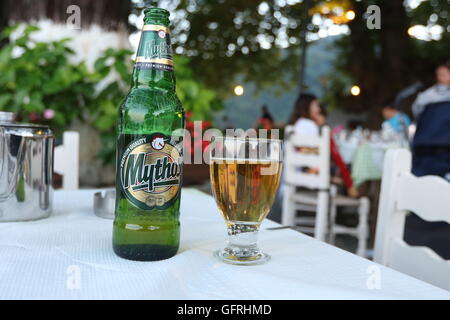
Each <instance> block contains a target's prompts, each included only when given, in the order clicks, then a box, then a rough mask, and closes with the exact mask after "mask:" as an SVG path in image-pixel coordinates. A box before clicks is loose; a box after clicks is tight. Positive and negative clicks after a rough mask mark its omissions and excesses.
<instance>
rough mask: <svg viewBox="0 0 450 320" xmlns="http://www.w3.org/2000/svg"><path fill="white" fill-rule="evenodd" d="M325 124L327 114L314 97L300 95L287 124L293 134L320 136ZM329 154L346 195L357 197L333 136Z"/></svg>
mask: <svg viewBox="0 0 450 320" xmlns="http://www.w3.org/2000/svg"><path fill="white" fill-rule="evenodd" d="M326 122H327V114H326V110H325V108H323V107H322V106H321V105H320V103H319V101H318V100H317V98H316V96H314V95H312V94H301V95H300V96H299V97H298V99H297V101H296V103H295V106H294V110H293V112H292V115H291V118H290V119H289V124H293V125H294V132H295V134H299V135H309V136H318V135H319V134H320V127H322V126H324V125H325V124H326ZM330 154H331V160H332V161H333V163H334V164H335V165H336V167H337V168H338V169H339V175H340V177H341V178H342V181H343V184H344V187H345V189H346V191H347V194H348V195H350V196H352V197H357V196H358V191H357V190H356V188H355V187H354V186H353V180H352V177H351V174H350V171H349V170H348V168H347V165H346V164H345V162H344V161H343V160H342V157H341V155H340V153H339V149H338V147H337V145H336V143H335V141H334V138H333V136H332V135H331V136H330Z"/></svg>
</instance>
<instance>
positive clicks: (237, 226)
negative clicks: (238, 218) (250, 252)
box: [228, 222, 259, 248]
mask: <svg viewBox="0 0 450 320" xmlns="http://www.w3.org/2000/svg"><path fill="white" fill-rule="evenodd" d="M258 230H259V224H255V223H248V222H240V223H239V222H238V223H229V224H228V246H229V247H237V248H257V245H256V243H257V240H258Z"/></svg>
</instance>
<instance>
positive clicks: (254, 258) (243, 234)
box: [215, 221, 270, 265]
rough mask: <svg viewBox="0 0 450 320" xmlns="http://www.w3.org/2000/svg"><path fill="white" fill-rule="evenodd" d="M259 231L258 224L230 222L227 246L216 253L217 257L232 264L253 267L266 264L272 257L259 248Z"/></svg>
mask: <svg viewBox="0 0 450 320" xmlns="http://www.w3.org/2000/svg"><path fill="white" fill-rule="evenodd" d="M258 230H259V223H257V222H240V221H234V222H228V243H227V246H226V247H225V248H224V249H223V250H219V251H216V253H215V254H216V256H218V257H219V258H220V259H221V260H222V261H224V262H227V263H231V264H241V265H253V264H261V263H264V262H266V261H267V260H268V259H269V258H270V257H269V256H268V255H267V254H264V253H263V252H262V251H261V250H260V249H259V248H258V245H257V240H258Z"/></svg>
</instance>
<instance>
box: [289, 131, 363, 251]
mask: <svg viewBox="0 0 450 320" xmlns="http://www.w3.org/2000/svg"><path fill="white" fill-rule="evenodd" d="M285 135H286V136H287V137H288V138H287V140H286V141H285V155H284V156H285V158H284V178H285V179H284V181H285V185H286V186H285V189H284V197H283V211H282V223H283V224H285V225H289V226H296V225H301V226H300V227H298V229H299V230H300V231H303V232H312V231H313V232H314V237H315V238H317V239H319V240H322V241H324V240H325V239H326V237H327V235H329V238H328V239H329V241H330V243H332V244H334V241H335V235H336V234H350V235H352V236H355V237H357V239H358V248H357V251H356V253H357V254H358V255H360V256H366V254H367V239H368V235H369V226H368V215H369V210H370V202H369V199H368V198H366V197H362V198H359V199H354V198H351V197H347V196H343V195H339V194H337V192H336V187H335V186H333V185H331V184H330V129H329V128H328V127H324V128H323V129H322V132H321V135H320V136H319V137H311V136H299V135H296V134H294V129H293V127H292V126H288V127H287V128H286V131H285ZM300 147H308V148H317V150H318V152H317V153H316V154H302V152H299V148H300ZM301 167H316V168H319V174H318V175H315V174H308V173H305V172H302V171H301V170H300V168H301ZM297 187H304V188H308V189H313V190H314V189H316V190H318V191H317V192H307V193H306V192H298V191H296V189H297ZM338 207H350V208H354V209H356V210H357V212H358V225H357V226H356V227H355V228H352V227H345V226H341V225H338V224H336V221H335V220H336V212H337V208H338ZM300 210H301V211H309V212H316V217H315V218H312V219H311V218H305V217H303V218H301V217H297V216H296V212H297V211H300ZM329 210H330V217H329V215H328V212H329ZM302 225H303V226H302ZM312 226H313V227H312Z"/></svg>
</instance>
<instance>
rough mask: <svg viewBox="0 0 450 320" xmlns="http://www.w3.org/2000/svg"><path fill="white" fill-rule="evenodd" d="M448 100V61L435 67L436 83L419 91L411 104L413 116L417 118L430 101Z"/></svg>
mask: <svg viewBox="0 0 450 320" xmlns="http://www.w3.org/2000/svg"><path fill="white" fill-rule="evenodd" d="M442 101H450V61H447V62H445V63H441V64H439V65H438V66H437V67H436V84H435V85H433V86H432V87H430V88H428V89H427V90H425V91H424V92H422V93H420V94H419V95H418V96H417V98H416V101H414V103H413V105H412V110H413V113H414V116H415V117H416V118H419V117H420V115H421V114H422V112H423V111H424V109H425V107H426V106H427V105H428V104H430V103H436V102H442Z"/></svg>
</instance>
